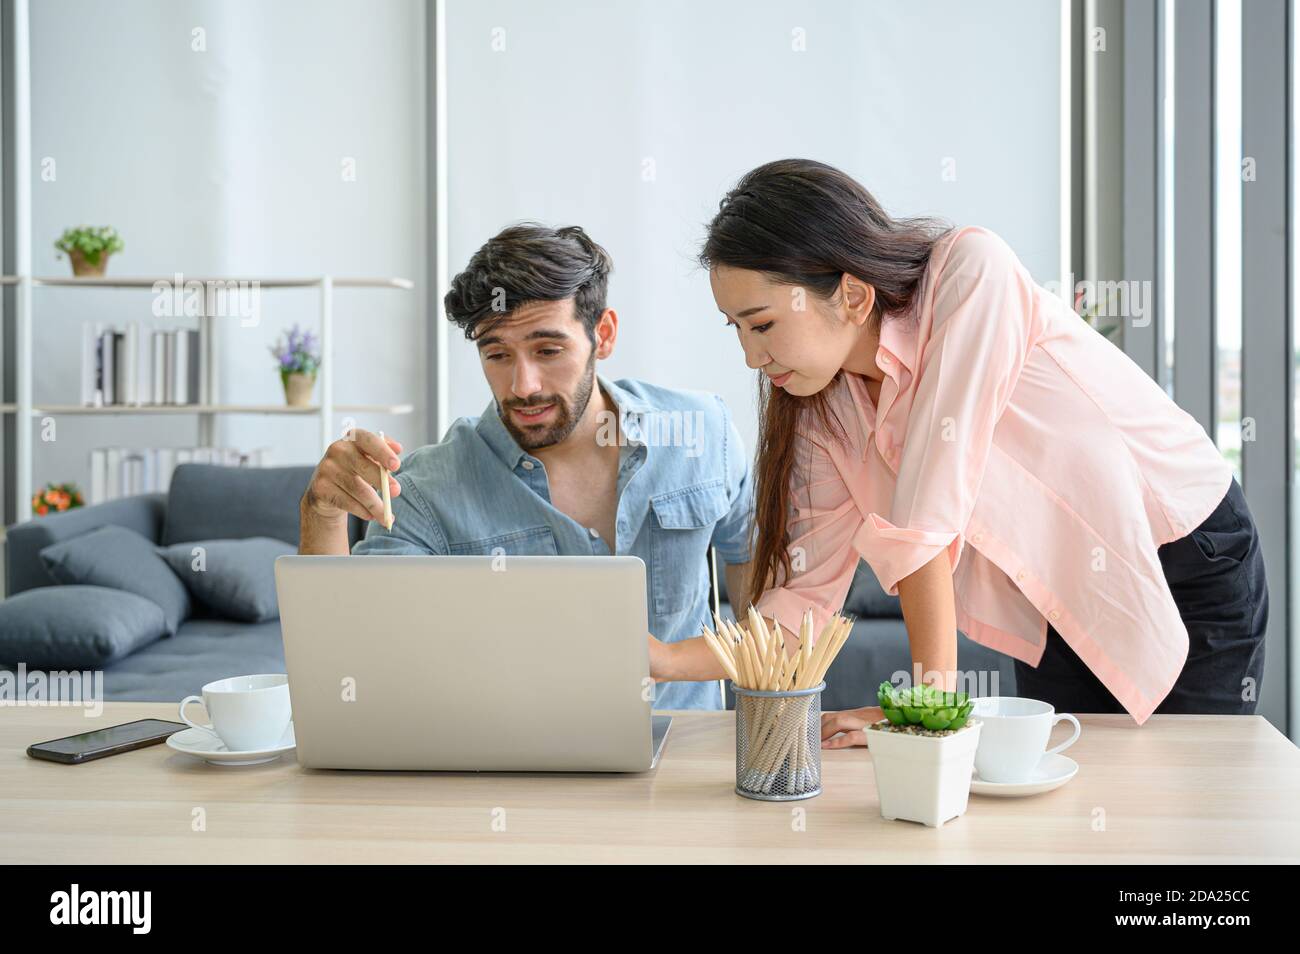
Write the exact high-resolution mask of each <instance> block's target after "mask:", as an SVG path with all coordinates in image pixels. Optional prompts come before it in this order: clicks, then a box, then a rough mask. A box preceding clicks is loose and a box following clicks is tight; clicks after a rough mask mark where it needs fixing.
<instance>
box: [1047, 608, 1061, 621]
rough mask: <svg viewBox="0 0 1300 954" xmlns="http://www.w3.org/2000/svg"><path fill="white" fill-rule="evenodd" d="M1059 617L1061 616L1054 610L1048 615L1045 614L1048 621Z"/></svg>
mask: <svg viewBox="0 0 1300 954" xmlns="http://www.w3.org/2000/svg"><path fill="white" fill-rule="evenodd" d="M1060 615H1061V614H1060V613H1058V612H1057V611H1056V610H1052V611H1051V612H1050V613H1048V614H1047V618H1048V619H1056V618H1057V617H1059V616H1060Z"/></svg>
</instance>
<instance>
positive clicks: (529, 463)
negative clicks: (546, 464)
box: [524, 460, 533, 470]
mask: <svg viewBox="0 0 1300 954" xmlns="http://www.w3.org/2000/svg"><path fill="white" fill-rule="evenodd" d="M532 469H533V462H532V461H531V460H526V461H524V470H532Z"/></svg>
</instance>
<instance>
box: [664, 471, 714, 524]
mask: <svg viewBox="0 0 1300 954" xmlns="http://www.w3.org/2000/svg"><path fill="white" fill-rule="evenodd" d="M650 506H651V507H653V508H654V512H655V517H656V519H658V521H659V526H661V527H663V528H664V529H665V530H691V529H699V528H700V527H711V526H713V525H714V524H715V523H717V522H718V521H719V520H721V519H722V518H723V517H724V516H726V513H727V494H726V491H725V490H724V489H723V486H722V481H721V480H715V481H710V482H709V483H707V484H700V485H699V486H696V487H687V488H686V489H685V490H674V491H672V492H671V493H666V494H660V495H659V496H657V497H651V498H650Z"/></svg>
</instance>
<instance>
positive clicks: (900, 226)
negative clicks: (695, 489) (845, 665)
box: [699, 159, 952, 609]
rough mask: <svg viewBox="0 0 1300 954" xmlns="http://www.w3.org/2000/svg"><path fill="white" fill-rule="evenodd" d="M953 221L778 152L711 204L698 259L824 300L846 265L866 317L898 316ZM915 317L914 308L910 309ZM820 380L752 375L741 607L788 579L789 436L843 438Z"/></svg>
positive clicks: (822, 166) (829, 298) (829, 168)
mask: <svg viewBox="0 0 1300 954" xmlns="http://www.w3.org/2000/svg"><path fill="white" fill-rule="evenodd" d="M951 228H952V226H951V225H949V224H948V223H946V222H944V221H942V220H940V219H937V218H928V217H918V218H910V219H894V218H891V217H890V216H889V214H888V213H887V212H885V210H884V209H883V208H882V207H881V206H880V203H878V202H877V201H876V200H875V198H874V197H873V196H872V195H871V193H870V192H868V191H867V190H866V189H865V188H863V187H862V185H861V184H860V183H859V182H857V181H856V180H854V179H853V178H852V177H851V176H848V175H846V174H845V173H843V172H841V171H840V170H838V169H836V168H834V167H832V166H828V165H826V164H825V163H822V162H815V161H813V160H811V159H780V160H778V161H776V162H769V163H766V164H765V165H761V166H759V167H758V168H757V169H754V170H752V171H750V172H748V173H746V174H745V176H744V177H743V178H742V179H741V180H740V181H739V182H738V183H736V186H735V188H733V189H732V190H731V191H730V192H728V193H727V194H726V195H725V196H724V197H723V199H722V201H721V202H720V203H718V213H717V215H715V216H714V217H713V221H712V222H710V223H709V227H708V236H707V238H706V239H705V241H704V247H703V248H702V249H701V251H700V257H699V261H700V264H701V265H703V266H704V267H705V268H713V267H715V266H718V265H726V266H729V267H731V268H745V269H751V270H753V271H759V272H764V273H766V275H767V276H768V277H769V278H771V279H773V280H774V281H778V282H781V283H783V284H786V285H794V286H800V287H802V288H806V289H807V290H808V291H809V292H810V293H812V294H814V295H817V296H819V297H820V298H822V299H823V300H826V301H833V300H835V299H836V298H837V297H838V292H839V286H840V279H841V276H843V275H844V274H845V273H848V274H849V275H852V276H853V277H855V278H857V279H859V280H860V281H863V282H866V283H867V284H869V285H871V286H872V287H874V288H875V290H876V302H875V304H874V305H873V306H872V309H871V317H870V320H871V321H872V322H873V326H874V327H875V328H876V329H877V330H878V329H879V327H880V323H881V322H882V321H883V320H893V321H897V320H904V319H905V313H907V312H908V311H909V310H910V309H911V306H912V302H913V299H914V298H915V296H916V293H917V290H918V288H919V286H920V283H921V279H922V277H923V276H924V274H925V270H926V266H927V265H928V264H929V261H930V253H931V251H932V250H933V248H934V243H935V242H936V241H937V240H938V238H939V237H940V236H941V235H943V234H944V233H945V232H947V231H949V230H950V229H951ZM911 318H912V319H914V318H915V316H911ZM842 373H843V372H840V373H837V374H836V375H835V378H834V380H833V381H832V383H831V384H830V385H828V386H827V387H826V388H823V389H822V390H821V391H819V392H818V393H817V394H813V395H810V396H808V397H798V396H795V395H791V394H789V393H787V392H786V391H784V390H782V389H781V388H774V387H772V383H771V381H770V380H769V379H768V377H767V375H765V374H762V373H760V374H759V375H758V407H759V437H758V447H757V449H756V454H755V460H756V468H755V469H756V471H757V481H756V486H755V502H754V527H753V538H754V543H755V547H754V551H753V552H754V560H753V565H752V566H751V568H750V570H751V572H750V576H749V593H748V594H734V595H733V600H734V598H735V597H737V596H742V595H743V596H747V597H748V598H747V599H745V600H743V601H742V602H740V603H734V602H733V605H736V606H737V608H738V609H743V608H744V607H746V606H748V605H750V604H756V603H757V602H758V598H759V596H761V595H762V593H763V592H764V591H765V590H767V589H768V588H770V587H772V586H776V585H778V584H780V583H781V582H784V581H785V580H787V579H789V577H790V573H791V569H790V553H789V548H788V546H787V540H786V536H787V532H788V518H789V514H788V510H787V507H788V505H789V495H790V489H791V488H790V485H791V478H792V476H793V474H794V465H795V460H794V449H795V438H796V436H797V435H798V434H799V433H801V432H803V431H804V430H805V429H806V428H808V427H810V426H811V425H813V424H819V425H820V426H821V428H822V429H823V430H824V431H825V432H826V433H828V434H830V435H832V436H833V437H835V438H836V439H838V440H841V441H843V440H845V439H846V435H845V431H844V426H843V423H842V422H840V421H837V420H835V415H834V413H833V412H832V410H831V408H830V404H829V400H828V394H829V393H830V389H831V388H832V387H833V386H835V384H837V383H838V382H839V379H840V374H842Z"/></svg>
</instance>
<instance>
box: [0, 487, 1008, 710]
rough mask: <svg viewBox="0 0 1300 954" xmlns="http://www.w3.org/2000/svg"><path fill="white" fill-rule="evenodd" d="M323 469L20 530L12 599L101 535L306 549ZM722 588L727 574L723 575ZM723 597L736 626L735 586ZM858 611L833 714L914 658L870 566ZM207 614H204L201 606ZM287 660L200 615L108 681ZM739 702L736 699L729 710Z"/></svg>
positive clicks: (972, 656) (186, 689)
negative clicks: (70, 544) (63, 552)
mask: <svg viewBox="0 0 1300 954" xmlns="http://www.w3.org/2000/svg"><path fill="white" fill-rule="evenodd" d="M311 473H312V468H311V467H309V466H303V467H278V468H240V467H221V466H216V465H210V464H183V465H181V466H180V467H178V468H177V469H176V472H175V474H174V475H173V478H172V484H171V488H170V491H169V493H168V494H144V495H141V496H136V497H126V498H121V499H118V500H113V501H109V502H107V503H103V504H98V505H96V506H93V507H84V508H78V509H76V510H70V511H68V512H66V513H61V514H52V515H48V516H45V517H41V518H39V519H37V520H31V521H28V522H27V523H22V524H16V525H14V526H11V527H9V528H8V530H7V538H6V553H5V576H6V581H5V582H6V590H5V592H6V594H7V595H9V596H13V595H15V594H17V593H21V592H23V591H24V590H28V589H31V588H33V587H38V586H56V585H57V584H56V583H55V581H54V579H53V578H52V577H51V576H50V575H49V573H48V572H47V571H46V569H45V566H44V564H42V562H41V560H40V557H39V553H40V551H41V549H43V548H44V547H47V546H49V545H50V544H53V543H58V542H60V541H62V540H67V539H71V538H72V537H76V536H79V535H81V534H83V533H87V532H89V531H90V530H93V529H95V528H97V527H101V526H105V525H117V526H122V527H126V528H128V529H131V530H134V531H136V532H138V533H140V534H142V535H144V536H145V537H147V538H148V539H150V540H152V541H154V542H155V543H159V544H170V543H177V542H183V541H192V540H207V539H218V538H225V539H242V538H247V537H253V536H269V537H275V538H277V539H280V540H284V541H286V542H287V543H291V544H293V545H294V546H297V544H298V502H299V500H300V499H301V497H302V494H303V491H304V490H305V489H306V487H307V482H308V480H309V479H310V478H311ZM364 530H365V524H364V523H363V522H362V521H361V520H359V519H357V518H355V517H350V518H349V522H348V538H349V541H350V542H352V543H355V542H356V541H357V540H359V539H360V538H361V536H362V534H363V533H364ZM719 576H721V574H719ZM719 596H720V597H721V599H722V601H723V602H722V607H723V612H724V614H726V615H731V607H730V605H729V604H728V603H727V602H726V599H727V594H726V592H725V584H723V585H722V587H721V592H720V594H719ZM846 606H847V607H848V609H849V610H850V611H852V612H856V613H857V614H858V616H859V618H858V621H857V623H855V624H854V627H853V631H852V633H851V634H850V636H849V641H848V643H846V644H845V646H844V649H843V650H842V651H841V652H840V655H839V657H838V658H837V659H836V661H835V664H834V665H833V666H832V667H831V669H830V672H829V673H828V674H827V690H826V693H825V695H824V697H823V700H822V706H823V708H824V709H842V708H850V707H853V706H860V705H865V704H867V703H868V702H870V701H871V699H873V698H874V695H875V687H876V686H877V685H878V684H879V683H880V681H881V680H883V679H888V678H889V677H890V676H891V675H892V674H893V673H894V672H895V671H897V670H904V671H907V670H909V668H910V664H911V655H910V652H909V649H908V643H907V631H906V629H905V627H904V625H903V620H902V614H901V612H900V611H899V606H898V599H897V597H888V596H886V595H885V594H884V592H883V591H882V590H881V588H880V585H879V584H878V583H877V582H876V578H875V575H874V574H873V573H872V572H871V570H870V568H868V567H867V565H866V564H865V563H863V564H860V565H859V567H858V573H857V576H856V577H855V579H854V582H853V586H852V588H851V589H850V591H849V598H848V600H847V601H846ZM194 612H195V613H202V610H201V609H200V608H198V606H197V604H196V607H195V610H194ZM958 664H959V666H960V667H961V668H962V669H964V670H967V671H970V670H978V671H981V672H989V673H997V674H998V679H999V683H998V685H997V689H998V692H999V694H1001V695H1014V694H1015V673H1014V669H1013V668H1012V664H1011V660H1010V658H1009V657H1006V656H1003V655H1001V654H999V653H995V652H993V651H992V650H989V649H986V648H985V647H983V646H980V645H978V644H976V643H972V642H970V641H969V640H967V639H966V638H965V637H964V636H962V635H961V634H958ZM283 671H284V648H283V645H282V643H281V640H280V623H279V620H271V621H269V622H263V623H239V622H234V621H231V620H224V619H216V618H212V617H205V616H202V615H196V616H193V617H191V618H190V619H188V620H186V621H185V622H184V623H183V624H182V625H181V627H180V629H179V631H178V632H177V634H176V635H175V636H173V637H170V638H165V639H160V640H158V641H156V642H154V643H151V644H149V645H148V646H145V647H144V648H142V649H140V650H138V651H136V652H134V653H132V654H130V655H129V656H126V657H125V658H123V659H120V660H118V661H117V662H116V663H114V664H113V665H111V666H109V667H107V668H105V670H104V697H105V699H106V700H108V701H149V702H155V701H162V702H174V701H177V700H179V699H181V698H182V697H184V696H187V695H190V694H192V693H197V692H198V691H199V690H200V689H201V688H202V686H203V685H204V683H207V682H211V681H212V680H214V679H221V678H223V677H225V676H230V675H236V674H239V673H254V672H283ZM732 704H733V701H732V698H731V696H730V692H728V706H730V705H732Z"/></svg>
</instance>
